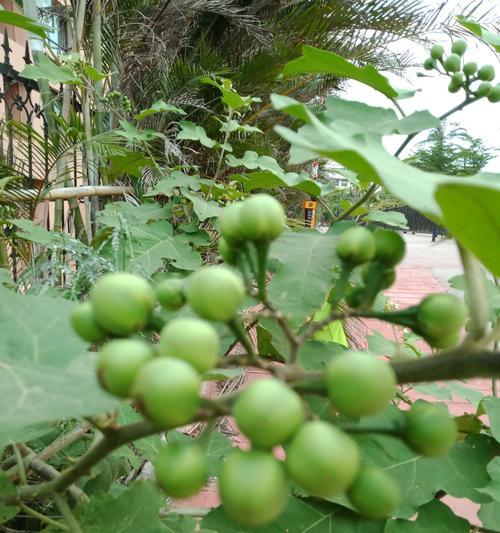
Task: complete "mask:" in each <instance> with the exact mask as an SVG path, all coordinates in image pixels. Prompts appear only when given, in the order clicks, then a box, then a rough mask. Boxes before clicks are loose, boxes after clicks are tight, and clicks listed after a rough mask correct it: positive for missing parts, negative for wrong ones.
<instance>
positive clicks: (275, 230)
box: [240, 194, 286, 242]
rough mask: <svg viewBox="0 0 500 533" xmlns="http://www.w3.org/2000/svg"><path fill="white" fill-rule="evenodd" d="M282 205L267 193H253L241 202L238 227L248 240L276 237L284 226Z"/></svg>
mask: <svg viewBox="0 0 500 533" xmlns="http://www.w3.org/2000/svg"><path fill="white" fill-rule="evenodd" d="M285 222H286V217H285V210H284V209H283V206H282V205H281V204H280V203H279V202H278V200H276V199H275V198H273V197H272V196H269V195H268V194H255V195H254V196H251V197H250V198H248V199H247V200H245V201H244V202H243V206H242V208H241V211H240V228H241V232H242V233H243V235H244V237H245V238H246V239H248V240H250V241H255V242H268V241H272V240H274V239H276V237H278V236H279V235H280V234H281V232H282V231H283V230H284V228H285Z"/></svg>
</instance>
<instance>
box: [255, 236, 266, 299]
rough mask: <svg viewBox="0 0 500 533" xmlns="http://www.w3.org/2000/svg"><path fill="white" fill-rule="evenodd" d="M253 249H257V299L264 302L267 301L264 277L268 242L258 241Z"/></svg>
mask: <svg viewBox="0 0 500 533" xmlns="http://www.w3.org/2000/svg"><path fill="white" fill-rule="evenodd" d="M255 249H256V250H257V287H258V289H259V299H260V301H261V302H262V303H264V304H265V303H266V302H267V292H266V277H267V255H268V253H269V243H268V242H259V243H257V244H256V245H255Z"/></svg>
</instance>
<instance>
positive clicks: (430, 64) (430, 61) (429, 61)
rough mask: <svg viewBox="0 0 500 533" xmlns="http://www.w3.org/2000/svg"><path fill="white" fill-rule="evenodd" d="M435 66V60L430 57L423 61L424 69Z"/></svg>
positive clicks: (431, 68) (430, 68) (432, 68)
mask: <svg viewBox="0 0 500 533" xmlns="http://www.w3.org/2000/svg"><path fill="white" fill-rule="evenodd" d="M435 68H436V61H435V60H434V59H433V58H432V57H428V58H427V59H426V60H425V61H424V69H425V70H434V69H435Z"/></svg>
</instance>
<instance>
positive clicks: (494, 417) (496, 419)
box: [481, 397, 500, 442]
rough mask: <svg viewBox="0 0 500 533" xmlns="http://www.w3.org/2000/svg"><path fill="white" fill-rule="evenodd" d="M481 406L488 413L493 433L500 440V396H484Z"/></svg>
mask: <svg viewBox="0 0 500 533" xmlns="http://www.w3.org/2000/svg"><path fill="white" fill-rule="evenodd" d="M481 407H482V408H483V410H484V412H485V413H486V414H487V415H488V418H489V421H490V431H491V434H492V435H493V437H494V438H495V439H496V440H497V442H500V398H494V397H488V398H484V399H483V401H482V402H481Z"/></svg>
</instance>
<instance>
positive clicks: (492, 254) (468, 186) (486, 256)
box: [436, 179, 500, 276]
mask: <svg viewBox="0 0 500 533" xmlns="http://www.w3.org/2000/svg"><path fill="white" fill-rule="evenodd" d="M436 198H437V201H438V202H439V205H440V207H441V210H442V213H443V216H444V220H445V224H446V226H447V227H448V228H449V230H450V232H451V233H452V234H453V235H454V236H455V237H456V238H457V239H458V240H459V241H460V242H461V243H462V244H464V245H465V246H466V247H467V248H469V249H470V250H471V251H472V253H474V255H476V256H477V257H478V258H479V259H480V260H481V261H482V263H483V264H484V265H485V266H486V267H487V268H488V270H490V271H491V272H493V274H495V275H497V276H500V217H499V212H500V185H499V184H495V183H493V182H492V181H487V180H482V181H481V180H478V179H476V180H472V179H463V180H460V181H455V182H453V183H445V184H442V185H440V186H439V187H438V189H437V191H436Z"/></svg>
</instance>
